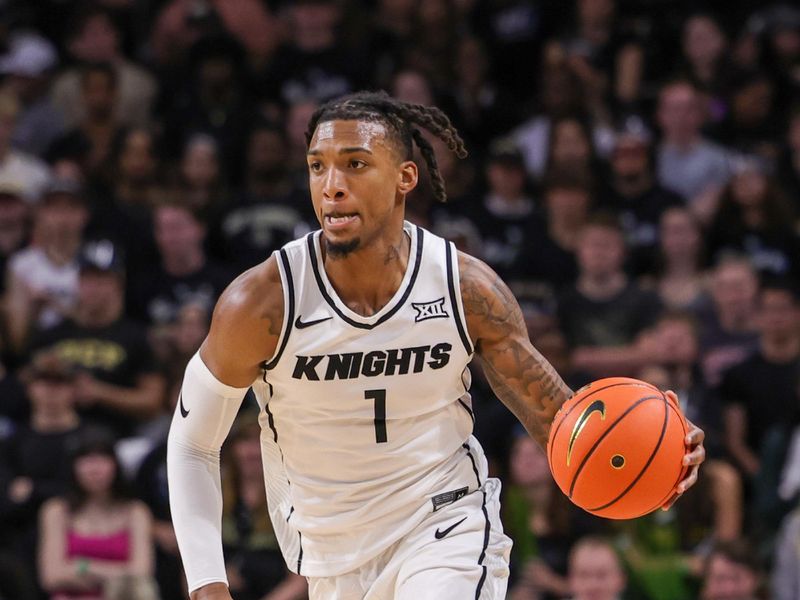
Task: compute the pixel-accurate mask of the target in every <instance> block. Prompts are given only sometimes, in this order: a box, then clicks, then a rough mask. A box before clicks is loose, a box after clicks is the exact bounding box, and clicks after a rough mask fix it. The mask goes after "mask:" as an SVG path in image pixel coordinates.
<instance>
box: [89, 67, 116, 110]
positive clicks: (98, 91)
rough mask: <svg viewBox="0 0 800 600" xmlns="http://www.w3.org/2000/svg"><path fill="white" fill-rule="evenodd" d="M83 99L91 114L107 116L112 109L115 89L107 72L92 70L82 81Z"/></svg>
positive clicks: (114, 100)
mask: <svg viewBox="0 0 800 600" xmlns="http://www.w3.org/2000/svg"><path fill="white" fill-rule="evenodd" d="M83 101H84V103H85V104H86V110H87V112H89V113H90V114H92V115H97V116H102V117H107V116H108V115H110V114H111V112H112V111H113V110H114V104H115V102H116V101H117V90H116V87H115V86H114V82H113V81H112V80H111V78H110V77H109V76H108V74H107V73H103V72H102V71H93V72H91V73H89V74H87V75H86V78H85V79H84V81H83Z"/></svg>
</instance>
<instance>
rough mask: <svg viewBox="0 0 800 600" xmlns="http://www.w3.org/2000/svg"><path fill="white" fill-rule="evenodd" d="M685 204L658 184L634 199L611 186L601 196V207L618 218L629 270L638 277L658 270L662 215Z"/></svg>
mask: <svg viewBox="0 0 800 600" xmlns="http://www.w3.org/2000/svg"><path fill="white" fill-rule="evenodd" d="M685 205H686V202H684V200H683V198H681V197H680V196H679V195H678V194H676V193H675V192H671V191H670V190H668V189H666V188H663V187H661V186H659V185H654V186H653V187H651V188H650V189H649V190H647V191H646V192H644V193H643V194H639V195H638V196H634V197H628V196H623V195H622V194H620V193H619V192H617V191H616V190H615V189H614V188H613V187H609V188H608V189H607V190H605V191H604V193H602V194H600V196H599V197H598V208H600V209H602V210H607V211H610V212H612V213H614V214H616V215H617V216H618V217H619V222H620V225H621V226H622V229H623V232H624V233H625V242H626V245H627V246H628V248H629V249H630V250H631V257H630V269H631V272H632V273H634V274H636V275H640V274H643V273H651V272H653V270H654V268H655V257H656V247H657V245H658V225H659V220H660V219H661V215H662V214H663V213H664V211H665V210H667V209H668V208H672V207H673V206H685Z"/></svg>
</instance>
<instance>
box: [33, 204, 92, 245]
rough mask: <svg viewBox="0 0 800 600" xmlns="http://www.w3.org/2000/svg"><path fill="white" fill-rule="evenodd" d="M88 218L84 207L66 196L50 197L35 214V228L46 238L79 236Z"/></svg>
mask: <svg viewBox="0 0 800 600" xmlns="http://www.w3.org/2000/svg"><path fill="white" fill-rule="evenodd" d="M88 218H89V213H88V210H87V208H86V206H85V205H84V204H83V203H82V202H81V201H80V200H77V199H75V198H72V197H71V196H69V195H67V194H54V195H52V196H50V197H49V198H47V199H46V200H45V201H44V202H43V203H42V205H41V206H39V208H38V211H37V213H36V219H37V226H39V227H41V228H42V235H45V236H47V237H63V236H66V237H70V238H71V237H75V236H80V235H81V233H82V232H83V228H84V227H85V226H86V222H87V220H88Z"/></svg>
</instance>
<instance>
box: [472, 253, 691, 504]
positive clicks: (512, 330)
mask: <svg viewBox="0 0 800 600" xmlns="http://www.w3.org/2000/svg"><path fill="white" fill-rule="evenodd" d="M458 268H459V277H460V286H461V298H462V302H463V305H464V313H465V315H464V316H465V318H466V321H467V329H468V330H469V336H470V338H471V340H472V342H473V344H474V346H475V352H476V353H477V354H478V356H480V357H481V359H482V361H483V370H484V373H485V374H486V378H487V379H488V380H489V384H490V385H491V386H492V390H493V391H494V393H495V394H496V395H497V397H498V398H500V400H501V401H502V402H503V404H505V405H506V406H507V407H508V408H509V410H511V412H513V413H514V415H515V416H516V417H517V419H519V421H520V422H521V423H522V424H523V425H524V426H525V429H527V431H528V433H529V434H530V435H531V437H532V438H533V439H535V440H536V441H537V442H539V444H540V445H541V446H542V447H543V448H545V447H546V446H547V438H548V435H549V433H550V424H551V423H552V422H553V418H554V417H555V414H556V412H558V409H559V408H560V407H561V405H562V404H563V403H564V402H565V401H566V400H567V399H568V398H569V397H570V396H571V395H572V390H570V388H569V386H567V384H566V383H564V381H563V380H562V379H561V377H560V376H559V374H558V373H556V370H555V369H554V368H553V366H552V365H551V364H550V363H549V362H548V361H547V359H546V358H544V357H543V356H542V355H541V354H540V353H539V352H538V351H537V350H536V348H534V347H533V344H531V341H530V339H529V338H528V330H527V327H526V325H525V319H524V318H523V316H522V310H521V309H520V307H519V303H518V302H517V300H516V298H514V295H513V294H512V293H511V290H509V289H508V286H507V285H506V284H505V283H504V282H503V280H501V279H500V277H498V276H497V274H496V273H495V272H494V271H493V270H492V269H491V268H490V267H488V266H487V265H486V264H485V263H483V262H482V261H480V260H478V259H476V258H473V257H471V256H469V255H467V254H463V253H461V252H459V255H458ZM670 393H671V392H670ZM704 436H705V434H704V433H703V431H702V430H701V429H699V428H698V427H695V426H694V425H691V431H690V432H689V434H688V435H687V439H686V443H687V446H689V449H690V452H689V453H688V454H687V455H686V456H685V457H684V464H686V465H693V468H691V469H690V471H689V474H688V476H687V477H686V478H685V479H684V480H683V481H682V482H681V483H680V484H679V486H678V489H677V493H678V494H682V493H683V492H685V491H686V489H688V488H689V487H691V486H692V485H693V484H694V483H695V481H696V480H697V467H698V465H699V464H700V463H701V462H703V460H704V459H705V450H704V449H703V438H704ZM671 501H672V500H671ZM671 501H670V503H671Z"/></svg>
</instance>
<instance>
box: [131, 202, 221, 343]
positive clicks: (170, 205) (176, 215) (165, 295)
mask: <svg viewBox="0 0 800 600" xmlns="http://www.w3.org/2000/svg"><path fill="white" fill-rule="evenodd" d="M153 230H154V236H153V237H154V238H155V240H156V244H157V246H158V250H159V254H160V256H161V261H160V264H159V265H158V266H156V267H155V268H154V267H153V266H151V267H150V269H149V270H147V271H146V272H139V273H135V274H134V276H133V277H132V279H131V286H130V288H129V290H130V292H131V301H132V306H131V307H130V314H131V315H133V316H134V317H135V318H137V319H140V320H143V321H145V322H146V323H149V324H150V325H153V326H156V328H163V327H164V326H166V325H167V324H168V323H171V322H174V320H175V317H176V315H177V314H178V312H179V310H180V308H181V307H182V306H184V305H185V304H187V303H190V302H191V303H193V304H194V303H196V304H200V305H201V306H203V307H205V308H206V309H208V310H209V311H210V310H211V308H212V307H213V306H214V304H215V303H216V301H217V298H218V297H219V295H220V294H221V293H222V290H224V289H225V287H226V286H227V285H228V284H229V283H230V281H231V279H232V275H231V272H230V270H229V269H228V268H227V267H225V266H224V265H221V264H219V263H217V262H216V261H214V260H211V259H209V258H208V257H207V256H206V252H205V249H204V242H205V236H206V225H205V223H204V222H203V221H202V219H201V217H200V216H199V215H198V214H197V213H196V212H195V211H194V210H192V209H191V208H190V207H189V206H188V205H186V204H185V203H184V202H181V201H179V200H178V201H175V200H165V201H164V202H162V203H160V204H158V205H157V206H156V207H155V208H154V210H153Z"/></svg>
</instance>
